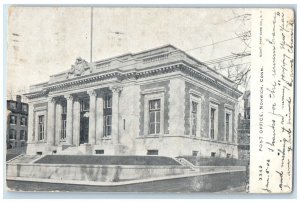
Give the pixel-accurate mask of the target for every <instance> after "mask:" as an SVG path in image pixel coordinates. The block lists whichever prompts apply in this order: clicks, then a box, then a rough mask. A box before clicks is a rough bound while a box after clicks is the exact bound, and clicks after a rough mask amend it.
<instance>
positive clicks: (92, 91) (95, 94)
mask: <svg viewBox="0 0 300 203" xmlns="http://www.w3.org/2000/svg"><path fill="white" fill-rule="evenodd" d="M87 93H88V95H89V96H90V97H91V96H97V92H96V91H95V90H88V91H87Z"/></svg>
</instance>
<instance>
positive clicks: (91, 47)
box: [90, 7, 93, 63]
mask: <svg viewBox="0 0 300 203" xmlns="http://www.w3.org/2000/svg"><path fill="white" fill-rule="evenodd" d="M90 49H91V50H90V57H91V58H90V62H91V63H92V61H93V7H91V44H90Z"/></svg>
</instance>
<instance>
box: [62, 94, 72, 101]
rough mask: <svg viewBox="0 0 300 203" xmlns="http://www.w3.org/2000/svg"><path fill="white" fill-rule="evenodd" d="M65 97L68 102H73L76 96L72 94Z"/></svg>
mask: <svg viewBox="0 0 300 203" xmlns="http://www.w3.org/2000/svg"><path fill="white" fill-rule="evenodd" d="M64 97H65V98H66V100H73V99H74V96H73V95H71V94H68V95H64Z"/></svg>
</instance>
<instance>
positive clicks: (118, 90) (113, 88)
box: [109, 85, 123, 94]
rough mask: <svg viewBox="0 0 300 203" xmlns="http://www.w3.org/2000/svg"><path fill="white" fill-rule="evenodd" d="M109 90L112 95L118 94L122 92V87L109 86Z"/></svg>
mask: <svg viewBox="0 0 300 203" xmlns="http://www.w3.org/2000/svg"><path fill="white" fill-rule="evenodd" d="M109 89H110V90H111V91H112V92H113V93H118V94H120V93H121V91H122V90H123V87H122V86H119V85H118V86H110V87H109Z"/></svg>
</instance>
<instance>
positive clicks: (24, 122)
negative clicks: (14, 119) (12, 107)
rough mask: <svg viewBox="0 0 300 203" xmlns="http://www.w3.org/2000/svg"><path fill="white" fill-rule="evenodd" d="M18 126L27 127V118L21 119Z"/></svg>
mask: <svg viewBox="0 0 300 203" xmlns="http://www.w3.org/2000/svg"><path fill="white" fill-rule="evenodd" d="M20 124H21V125H24V126H26V125H27V118H25V117H21V121H20Z"/></svg>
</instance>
